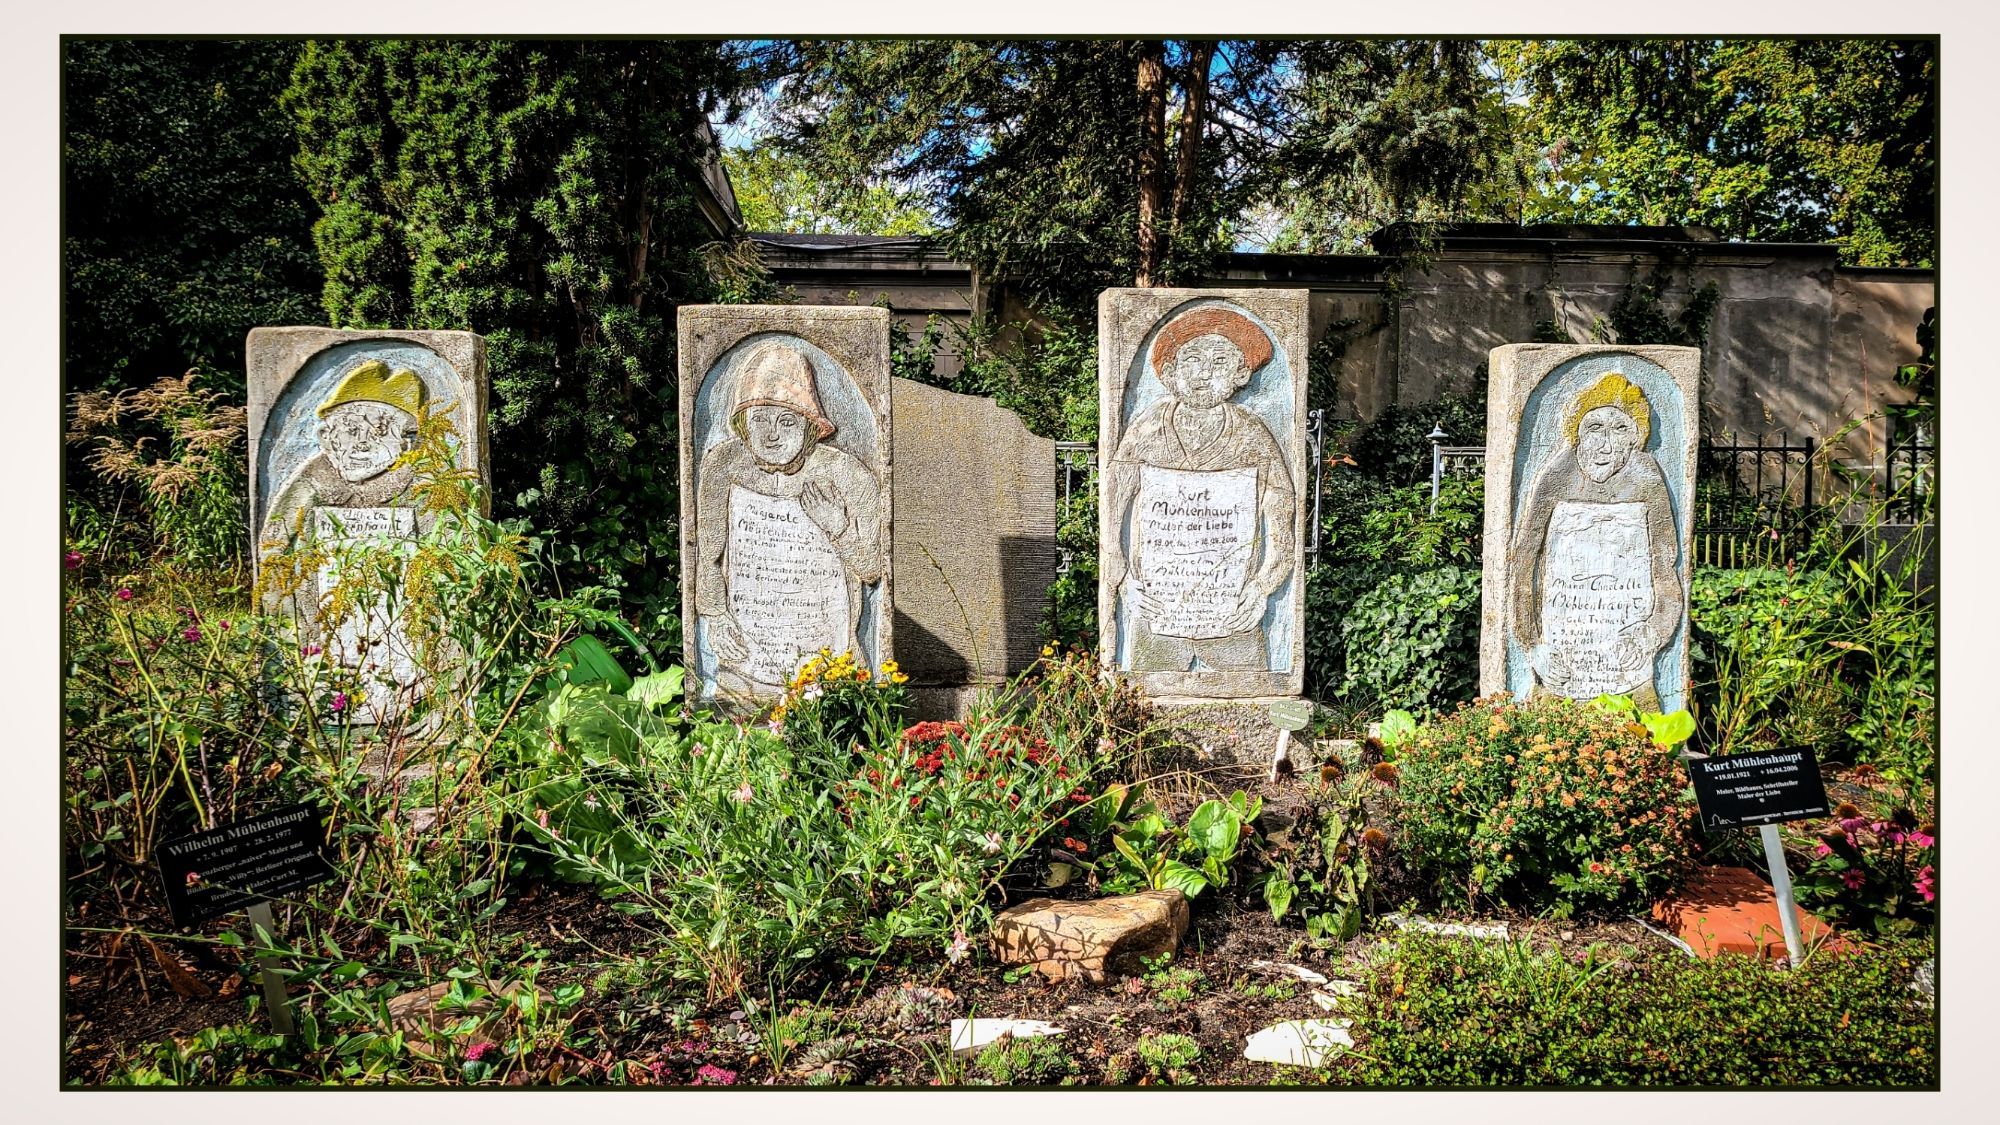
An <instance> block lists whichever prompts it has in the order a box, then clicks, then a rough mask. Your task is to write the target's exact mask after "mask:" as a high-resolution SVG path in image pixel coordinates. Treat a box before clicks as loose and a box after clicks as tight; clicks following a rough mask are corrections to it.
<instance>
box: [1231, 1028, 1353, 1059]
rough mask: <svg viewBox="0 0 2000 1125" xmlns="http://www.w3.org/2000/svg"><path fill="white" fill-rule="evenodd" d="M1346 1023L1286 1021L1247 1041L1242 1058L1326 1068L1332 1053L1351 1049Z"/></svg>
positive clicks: (1351, 1040) (1260, 1032) (1350, 1038)
mask: <svg viewBox="0 0 2000 1125" xmlns="http://www.w3.org/2000/svg"><path fill="white" fill-rule="evenodd" d="M1349 1026H1350V1025H1349V1024H1348V1022H1347V1021H1346V1020H1286V1021H1285V1022H1283V1023H1279V1024H1273V1025H1271V1026H1270V1027H1267V1028H1265V1029H1264V1030H1262V1031H1259V1032H1258V1033H1256V1034H1255V1035H1252V1036H1251V1037H1250V1041H1249V1042H1248V1043H1247V1044H1245V1045H1244V1047H1243V1057H1244V1058H1246V1059H1249V1060H1250V1061H1251V1062H1267V1063H1277V1064H1279V1065H1282V1066H1309V1067H1318V1066H1324V1065H1326V1061H1327V1059H1329V1058H1331V1057H1332V1056H1333V1055H1334V1054H1335V1053H1336V1052H1338V1051H1340V1050H1343V1049H1345V1048H1348V1047H1352V1046H1354V1037H1353V1036H1352V1035H1349V1034H1348V1033H1347V1029H1348V1027H1349Z"/></svg>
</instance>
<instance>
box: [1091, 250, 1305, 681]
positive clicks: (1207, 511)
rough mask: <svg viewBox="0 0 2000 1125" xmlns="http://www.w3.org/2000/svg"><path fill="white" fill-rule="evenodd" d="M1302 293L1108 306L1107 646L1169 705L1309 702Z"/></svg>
mask: <svg viewBox="0 0 2000 1125" xmlns="http://www.w3.org/2000/svg"><path fill="white" fill-rule="evenodd" d="M1306 296H1307V294H1306V291H1305V290H1302V289H1298V290H1291V289H1284V290H1280V289H1111V290H1107V291H1106V292H1105V293H1104V294H1103V295H1102V296H1101V297H1100V298H1099V300H1098V386H1099V396H1100V398H1099V403H1100V407H1099V418H1100V419H1101V421H1100V423H1099V433H1098V464H1099V477H1100V480H1101V487H1102V493H1101V500H1100V507H1099V544H1100V546H1099V554H1100V560H1101V569H1100V572H1099V577H1098V597H1097V601H1098V623H1099V624H1098V628H1099V632H1100V646H1101V650H1102V652H1103V655H1104V660H1105V662H1106V663H1107V664H1109V665H1110V666H1112V667H1114V668H1117V669H1118V670H1120V671H1122V672H1124V673H1126V674H1127V675H1129V676H1130V677H1131V678H1132V679H1133V680H1135V681H1136V682H1137V683H1138V684H1139V685H1140V686H1141V687H1142V688H1144V689H1145V690H1146V691H1147V692H1148V693H1149V694H1151V695H1153V696H1155V697H1156V698H1162V699H1169V700H1171V699H1187V700H1212V699H1255V698H1267V697H1278V696H1295V695H1298V694H1299V693H1300V692H1301V690H1302V689H1303V687H1304V683H1305V680H1304V654H1305V647H1304V627H1305V599H1304V597H1303V590H1304V579H1305V510H1306V509H1305V503H1304V501H1305V498H1306V491H1307V489H1308V488H1309V487H1310V486H1309V482H1310V480H1311V478H1310V476H1309V475H1308V473H1307V467H1306V443H1305V415H1306V380H1305V358H1306V349H1307V343H1308V342H1307V323H1306Z"/></svg>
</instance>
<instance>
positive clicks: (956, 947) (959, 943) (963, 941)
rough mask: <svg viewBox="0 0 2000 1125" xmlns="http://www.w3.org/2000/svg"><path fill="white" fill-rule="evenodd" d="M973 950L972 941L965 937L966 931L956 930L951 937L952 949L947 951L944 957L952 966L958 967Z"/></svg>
mask: <svg viewBox="0 0 2000 1125" xmlns="http://www.w3.org/2000/svg"><path fill="white" fill-rule="evenodd" d="M971 948H972V939H971V938H968V937H966V936H965V931H964V930H955V931H953V932H952V935H951V948H949V949H947V950H945V954H944V955H945V957H946V958H947V959H948V960H950V961H951V963H952V964H954V965H956V964H958V963H959V962H960V961H963V960H965V955H966V953H967V952H968V951H969V950H971Z"/></svg>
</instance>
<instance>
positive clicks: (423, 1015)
mask: <svg viewBox="0 0 2000 1125" xmlns="http://www.w3.org/2000/svg"><path fill="white" fill-rule="evenodd" d="M451 986H452V982H451V981H442V982H440V983H438V984H434V985H431V986H430V987H429V988H423V989H418V990H417V991H415V992H405V993H403V994H402V995H400V996H396V997H392V998H391V999H390V1000H389V1002H388V1004H387V1005H385V1006H386V1007H387V1009H388V1012H389V1030H390V1031H391V1032H392V1033H393V1032H398V1031H400V1032H402V1033H403V1037H404V1045H405V1046H407V1047H408V1048H409V1049H410V1050H411V1051H413V1052H415V1053H416V1054H420V1055H429V1054H431V1053H433V1051H434V1048H433V1047H432V1046H431V1044H430V1043H429V1042H428V1041H427V1040H428V1038H429V1037H430V1036H434V1035H438V1034H440V1033H442V1032H444V1031H445V1030H446V1029H447V1028H450V1027H454V1026H456V1025H458V1024H460V1023H462V1022H464V1021H465V1020H466V1019H467V1018H476V1019H477V1020H478V1023H477V1025H476V1026H475V1027H474V1028H473V1029H472V1031H471V1033H470V1034H468V1035H467V1036H466V1038H465V1040H464V1043H463V1045H464V1046H466V1047H471V1046H474V1045H476V1044H480V1043H497V1042H499V1041H500V1040H502V1039H504V1038H506V1035H507V1029H506V1027H505V1025H504V1022H503V1021H504V1020H505V1019H506V1017H507V1015H508V1013H509V1012H511V1011H513V1010H514V1009H513V997H514V994H515V993H517V992H519V991H521V989H522V988H523V987H525V986H524V985H523V984H522V982H520V981H509V982H508V983H507V984H506V985H504V986H503V985H501V984H499V983H498V982H495V981H490V980H489V981H484V982H481V987H483V988H484V989H485V990H486V992H487V995H485V996H481V997H479V998H478V999H475V1000H473V1001H471V1002H470V1003H468V1004H466V1005H465V1006H463V1007H451V1008H441V1007H439V1006H438V1002H439V1001H440V1000H443V999H444V997H445V994H446V993H448V992H450V991H451ZM467 987H470V984H468V985H467ZM535 995H536V997H537V999H538V1000H539V1001H540V1002H541V1003H544V1004H548V1003H553V1002H554V1000H555V997H554V996H553V995H551V994H550V993H549V991H548V990H547V989H540V988H538V989H536V990H535ZM496 998H498V999H500V1000H503V1001H506V1002H507V1006H506V1007H504V1008H500V1009H498V1010H496V1008H495V1005H494V1000H495V999H496Z"/></svg>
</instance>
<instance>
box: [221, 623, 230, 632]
mask: <svg viewBox="0 0 2000 1125" xmlns="http://www.w3.org/2000/svg"><path fill="white" fill-rule="evenodd" d="M222 629H223V632H228V631H229V622H227V621H224V622H223V623H222Z"/></svg>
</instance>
